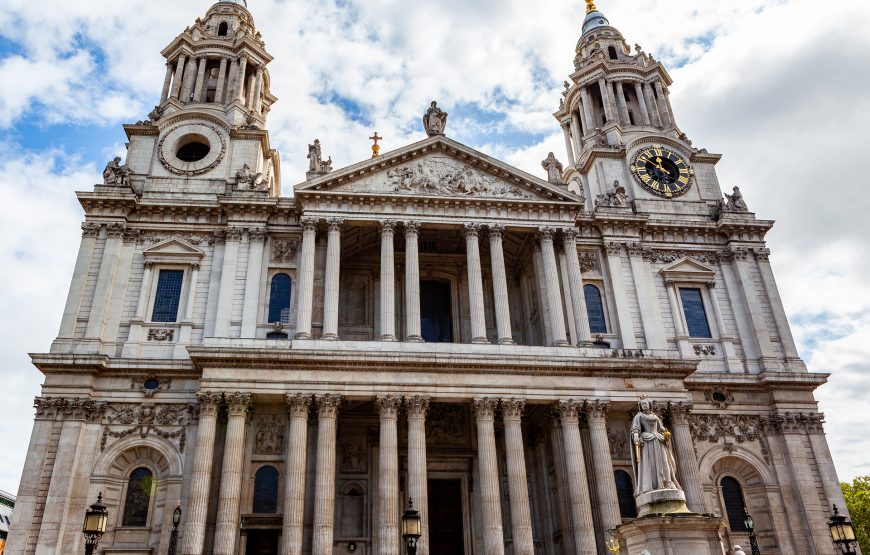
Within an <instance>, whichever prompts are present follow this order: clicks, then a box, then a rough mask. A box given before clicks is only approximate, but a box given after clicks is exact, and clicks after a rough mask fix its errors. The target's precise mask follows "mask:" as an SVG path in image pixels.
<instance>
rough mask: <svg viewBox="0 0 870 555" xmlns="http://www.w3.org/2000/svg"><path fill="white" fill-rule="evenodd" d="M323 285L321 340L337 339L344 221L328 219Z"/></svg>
mask: <svg viewBox="0 0 870 555" xmlns="http://www.w3.org/2000/svg"><path fill="white" fill-rule="evenodd" d="M327 223H328V224H329V236H328V239H327V242H326V276H325V278H324V283H323V339H329V340H336V339H338V288H339V281H340V277H341V274H340V271H341V227H342V226H343V225H344V220H341V219H339V218H330V219H329V220H327Z"/></svg>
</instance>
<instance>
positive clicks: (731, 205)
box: [725, 187, 749, 212]
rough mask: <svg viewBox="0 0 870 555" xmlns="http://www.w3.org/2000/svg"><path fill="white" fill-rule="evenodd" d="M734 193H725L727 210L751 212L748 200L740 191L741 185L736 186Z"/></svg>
mask: <svg viewBox="0 0 870 555" xmlns="http://www.w3.org/2000/svg"><path fill="white" fill-rule="evenodd" d="M733 192H734V194H732V195H729V194H727V193H726V194H725V199H726V200H727V202H726V203H725V212H749V207H748V206H747V205H746V201H745V200H743V193H741V192H740V187H734V190H733Z"/></svg>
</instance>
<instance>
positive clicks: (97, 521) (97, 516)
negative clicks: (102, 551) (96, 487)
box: [82, 492, 109, 555]
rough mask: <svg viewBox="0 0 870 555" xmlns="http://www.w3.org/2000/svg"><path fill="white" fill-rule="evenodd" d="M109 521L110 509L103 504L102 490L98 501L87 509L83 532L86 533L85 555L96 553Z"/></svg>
mask: <svg viewBox="0 0 870 555" xmlns="http://www.w3.org/2000/svg"><path fill="white" fill-rule="evenodd" d="M108 522H109V509H107V508H106V506H105V505H103V492H100V494H99V495H98V496H97V502H96V503H94V504H93V505H91V506H90V508H89V509H88V510H87V511H85V522H84V524H82V534H84V535H85V555H93V554H94V549H96V547H97V544H98V543H100V538H102V537H103V534H105V533H106V525H107V524H108Z"/></svg>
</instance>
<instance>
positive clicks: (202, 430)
mask: <svg viewBox="0 0 870 555" xmlns="http://www.w3.org/2000/svg"><path fill="white" fill-rule="evenodd" d="M196 400H197V403H199V425H198V426H197V435H196V453H195V454H194V458H193V469H192V470H191V472H190V498H189V500H188V502H187V511H185V514H186V517H185V525H184V536H182V539H181V554H182V555H201V554H202V549H203V546H204V545H205V523H206V518H207V516H208V497H209V486H210V485H211V466H212V460H213V456H214V435H215V427H216V425H217V414H218V409H219V408H220V404H221V394H220V393H197V394H196Z"/></svg>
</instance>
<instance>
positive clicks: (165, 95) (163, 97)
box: [160, 62, 173, 104]
mask: <svg viewBox="0 0 870 555" xmlns="http://www.w3.org/2000/svg"><path fill="white" fill-rule="evenodd" d="M172 73H173V70H172V62H166V77H164V78H163V91H162V92H161V93H160V103H161V104H163V103H164V102H166V99H167V98H169V86H170V85H172Z"/></svg>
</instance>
